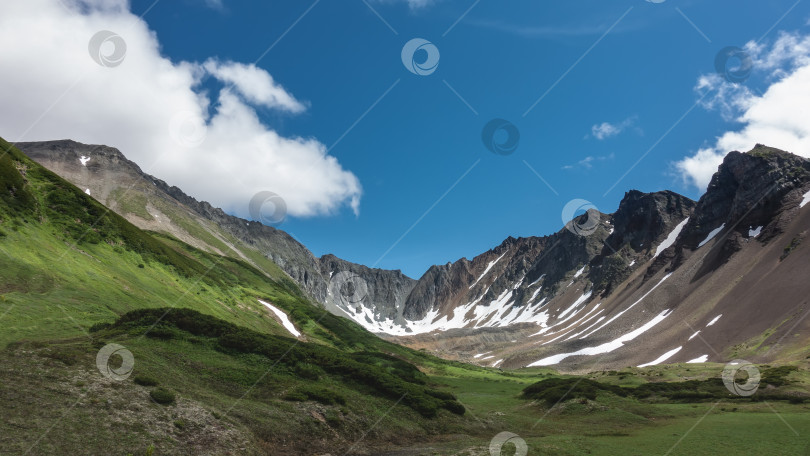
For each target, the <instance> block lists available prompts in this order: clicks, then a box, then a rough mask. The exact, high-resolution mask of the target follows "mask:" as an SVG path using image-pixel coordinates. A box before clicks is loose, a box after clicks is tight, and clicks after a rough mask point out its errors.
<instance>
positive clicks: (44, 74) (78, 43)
mask: <svg viewBox="0 0 810 456" xmlns="http://www.w3.org/2000/svg"><path fill="white" fill-rule="evenodd" d="M0 5H1V6H0V61H2V62H3V68H4V71H3V72H2V74H0V105H2V106H3V109H2V110H0V135H3V136H4V137H5V138H6V139H8V140H9V141H33V140H46V139H61V138H71V139H75V140H77V141H81V142H86V143H92V144H107V145H111V146H115V147H118V148H119V149H120V150H121V151H122V152H123V153H124V154H125V155H127V156H128V157H129V158H130V159H132V160H134V161H135V162H137V163H138V164H139V165H140V166H141V167H142V168H143V169H144V171H146V172H148V173H151V174H154V175H155V176H157V177H159V178H161V179H164V180H166V181H167V182H168V183H170V184H172V185H176V186H178V187H180V188H182V189H183V190H185V191H186V192H188V193H189V194H191V195H193V196H195V197H196V198H198V199H203V200H207V201H209V202H211V203H212V204H214V205H216V206H220V207H222V208H223V209H225V210H227V211H230V212H232V213H236V214H238V215H241V216H248V204H249V202H250V199H251V197H252V196H253V195H254V194H255V193H257V192H259V191H263V190H269V191H272V192H275V193H277V194H279V195H280V196H282V197H283V198H284V200H285V201H286V203H287V208H288V212H289V215H291V216H299V217H305V216H315V215H325V214H331V213H335V212H336V211H338V210H340V208H341V207H344V206H347V205H348V206H350V207H351V208H352V209H353V210H354V211H355V213H357V211H358V208H359V201H360V196H361V193H362V190H361V186H360V182H359V181H358V179H357V177H356V176H355V175H354V174H352V173H351V172H349V171H347V170H345V169H343V167H342V166H341V165H340V163H338V161H337V159H336V158H335V157H333V156H330V155H328V154H327V153H326V147H325V146H324V145H323V144H322V143H320V142H319V141H317V140H316V139H313V138H301V137H283V136H280V135H279V134H278V133H277V132H276V131H274V130H273V129H272V128H271V127H269V126H267V125H265V124H263V123H262V121H261V120H260V118H259V117H258V115H257V112H256V109H255V108H254V107H255V106H262V107H267V108H273V109H277V110H281V111H283V112H287V113H292V114H294V113H300V112H302V111H304V110H305V109H306V106H305V104H304V103H302V102H300V101H298V100H297V99H296V98H295V97H294V96H293V95H291V94H290V93H289V92H287V91H286V90H285V89H284V88H283V87H282V86H281V85H279V84H278V83H277V82H276V81H274V80H273V78H272V76H271V75H270V74H268V73H267V72H266V71H264V70H262V69H261V68H258V67H256V66H254V65H244V64H240V63H234V62H227V61H226V62H221V61H218V60H215V59H209V60H207V61H205V62H203V63H198V62H173V61H171V60H169V59H168V58H166V57H164V56H161V54H160V43H159V42H158V39H157V36H156V34H155V33H154V32H153V31H151V30H149V28H148V25H147V24H146V23H145V22H144V21H142V20H141V19H139V18H137V17H136V16H134V15H133V14H131V13H130V12H129V10H128V3H127V2H126V1H125V0H85V1H81V2H79V1H78V0H74V1H68V0H61V1H60V0H26V1H25V2H3V3H2V4H0ZM100 30H110V31H113V32H115V33H117V34H118V35H120V36H121V37H122V38H123V39H124V40H125V42H126V47H127V52H126V57H125V58H124V60H123V62H122V63H121V64H120V65H119V66H115V67H111V68H106V67H103V66H101V65H99V64H97V63H96V62H95V61H94V60H93V59H92V58H91V56H90V55H89V54H88V42H89V41H90V38H91V37H92V36H93V35H94V34H95V33H97V32H98V31H100ZM105 46H107V48H102V54H104V55H106V54H108V53H109V52H110V51H111V49H108V48H109V46H111V44H110V43H107V44H106V45H105ZM208 76H210V77H213V78H215V79H216V80H218V81H220V83H218V85H223V86H227V87H232V88H233V89H232V90H224V89H222V90H216V91H214V92H213V93H209V92H206V91H204V90H203V88H202V82H203V80H204V78H206V77H208ZM206 86H208V84H206ZM178 119H180V121H181V122H179V123H178ZM184 119H185V120H186V122H185V123H183V122H182V120H184ZM178 139H180V141H179V142H178V141H177V140H178Z"/></svg>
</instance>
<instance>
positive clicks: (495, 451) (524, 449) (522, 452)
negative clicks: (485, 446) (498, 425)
mask: <svg viewBox="0 0 810 456" xmlns="http://www.w3.org/2000/svg"><path fill="white" fill-rule="evenodd" d="M509 444H511V445H514V446H515V453H514V454H515V456H526V454H527V453H528V452H529V446H528V445H526V441H525V440H523V439H522V438H520V436H519V435H517V434H515V433H513V432H509V431H503V432H501V433H500V434H498V435H496V436H495V437H493V438H492V441H490V442H489V454H490V456H501V450H503V447H504V446H506V445H509Z"/></svg>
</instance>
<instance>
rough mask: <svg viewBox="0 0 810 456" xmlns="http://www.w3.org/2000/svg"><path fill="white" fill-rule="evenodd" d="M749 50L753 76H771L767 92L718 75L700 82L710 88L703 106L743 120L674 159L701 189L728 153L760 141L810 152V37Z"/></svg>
mask: <svg viewBox="0 0 810 456" xmlns="http://www.w3.org/2000/svg"><path fill="white" fill-rule="evenodd" d="M745 50H746V51H747V52H749V54H750V55H751V57H752V58H753V60H754V66H753V72H754V75H755V76H759V75H764V76H765V77H767V80H768V83H769V84H770V85H769V86H768V88H767V89H766V90H765V92H764V93H761V94H760V93H755V92H753V91H752V90H750V89H749V88H748V87H746V86H745V85H742V84H732V83H729V82H726V81H725V80H724V79H723V78H721V77H720V76H719V75H707V76H702V77H701V78H700V79H699V80H698V84H697V86H696V90H697V91H699V92H701V93H706V92H705V91H711V92H710V95H711V96H710V97H709V96H708V95H707V97H708V98H706V99H705V100H704V102H703V105H704V107H706V108H708V109H716V110H718V111H719V112H720V113H721V115H723V116H724V118H726V119H733V120H735V121H737V122H739V123H741V124H742V126H741V127H740V128H739V129H736V130H731V131H727V132H725V133H723V134H722V135H720V136H719V137H718V138H716V140H715V143H714V145H712V146H709V147H704V148H701V149H699V150H698V151H697V152H696V153H695V154H694V155H692V156H689V157H685V158H684V159H682V160H680V161H678V162H676V163H675V168H676V169H677V170H678V172H679V173H680V175H681V177H682V178H683V180H684V182H685V183H687V184H693V185H695V186H697V187H698V188H700V189H705V188H706V186H707V185H708V184H709V181H710V180H711V177H712V175H713V174H714V173H715V172H716V171H717V167H718V166H719V165H720V163H722V161H723V157H725V155H726V154H727V153H728V152H730V151H734V150H738V151H742V152H745V151H748V150H750V149H752V148H753V147H754V146H755V145H756V144H757V143H761V144H766V145H768V146H772V147H777V148H780V149H783V150H787V151H789V152H793V153H795V154H797V155H801V156H804V157H808V156H810V115H808V108H807V100H808V99H810V36H801V35H798V34H788V33H783V34H781V35H780V36H779V38H778V39H777V40H776V42H775V43H774V44H773V45H772V46H770V47H766V46H763V45H755V44H754V43H749V44H748V45H746V47H745Z"/></svg>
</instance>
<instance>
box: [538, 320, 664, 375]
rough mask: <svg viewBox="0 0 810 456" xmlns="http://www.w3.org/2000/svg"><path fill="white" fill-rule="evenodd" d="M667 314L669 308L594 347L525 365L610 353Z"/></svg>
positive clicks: (546, 363) (651, 326) (658, 321)
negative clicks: (640, 325) (621, 334)
mask: <svg viewBox="0 0 810 456" xmlns="http://www.w3.org/2000/svg"><path fill="white" fill-rule="evenodd" d="M669 315H670V311H669V309H667V310H665V311H663V312H661V313H660V314H658V315H657V316H656V317H655V318H653V319H652V320H650V321H648V322H647V323H646V324H645V325H644V326H642V327H640V328H638V329H636V330H634V331H631V332H629V333H627V334H625V335H623V336H621V337H619V338H618V339H615V340H613V341H610V342H607V343H604V344H602V345H598V346H596V347H585V348H583V349H581V350H577V351H575V352H572V353H561V354H559V355H554V356H549V357H547V358H543V359H541V360H539V361H535V362H533V363H531V364H529V365H528V366H526V367H537V366H550V365H552V364H558V363H560V362H561V361H563V360H564V359H566V358H569V357H571V356H580V355H587V356H593V355H600V354H603V353H610V352H612V351H614V350H616V349H618V348H621V347H623V346H624V343H625V342H629V341H631V340H633V339H635V338H636V337H638V336H640V335H642V334H644V333H645V332H647V331H649V330H650V329H652V328H653V327H654V326H655V325H657V324H658V323H661V322H662V321H664V319H665V318H667V317H668V316H669Z"/></svg>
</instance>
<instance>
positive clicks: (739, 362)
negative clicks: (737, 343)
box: [723, 359, 760, 396]
mask: <svg viewBox="0 0 810 456" xmlns="http://www.w3.org/2000/svg"><path fill="white" fill-rule="evenodd" d="M740 372H745V373H746V374H747V375H748V379H746V381H745V383H738V382H737V375H738V374H739V373H740ZM759 380H760V375H759V369H757V367H756V366H754V365H753V364H752V363H749V362H748V361H745V360H743V359H735V360H734V361H731V362H730V363H728V364H726V367H725V368H724V369H723V384H724V385H726V389H728V390H729V391H730V392H731V394H734V395H737V396H752V395H753V394H754V393H756V392H757V389H758V388H759Z"/></svg>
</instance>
